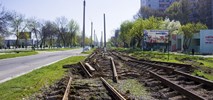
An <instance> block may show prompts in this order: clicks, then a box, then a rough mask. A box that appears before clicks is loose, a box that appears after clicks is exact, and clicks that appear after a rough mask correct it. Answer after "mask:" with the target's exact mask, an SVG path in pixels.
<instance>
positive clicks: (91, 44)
mask: <svg viewBox="0 0 213 100" xmlns="http://www.w3.org/2000/svg"><path fill="white" fill-rule="evenodd" d="M92 31H93V23H92V22H91V47H92Z"/></svg>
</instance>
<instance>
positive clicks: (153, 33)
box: [144, 30, 169, 43]
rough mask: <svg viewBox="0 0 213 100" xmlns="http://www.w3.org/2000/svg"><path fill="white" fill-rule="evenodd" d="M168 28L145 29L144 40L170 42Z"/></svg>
mask: <svg viewBox="0 0 213 100" xmlns="http://www.w3.org/2000/svg"><path fill="white" fill-rule="evenodd" d="M168 35H169V31H168V30H144V42H147V43H168Z"/></svg>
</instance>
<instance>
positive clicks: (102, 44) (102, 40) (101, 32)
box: [100, 31, 103, 48]
mask: <svg viewBox="0 0 213 100" xmlns="http://www.w3.org/2000/svg"><path fill="white" fill-rule="evenodd" d="M100 46H101V48H102V47H103V31H101V45H100Z"/></svg>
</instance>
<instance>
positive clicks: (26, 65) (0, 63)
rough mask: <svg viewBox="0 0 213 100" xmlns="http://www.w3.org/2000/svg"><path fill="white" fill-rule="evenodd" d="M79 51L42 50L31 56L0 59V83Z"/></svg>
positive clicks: (77, 53) (80, 50) (78, 53)
mask: <svg viewBox="0 0 213 100" xmlns="http://www.w3.org/2000/svg"><path fill="white" fill-rule="evenodd" d="M81 52H82V49H73V50H67V51H57V52H43V53H39V54H37V55H32V56H25V57H17V58H9V59H3V60H0V83H2V82H5V81H7V80H10V79H12V78H15V77H18V76H20V75H23V74H26V73H28V72H31V71H32V70H34V69H38V68H41V67H42V66H46V65H49V64H52V63H54V62H57V61H59V60H62V59H64V58H67V57H70V56H76V55H82V54H80V53H81Z"/></svg>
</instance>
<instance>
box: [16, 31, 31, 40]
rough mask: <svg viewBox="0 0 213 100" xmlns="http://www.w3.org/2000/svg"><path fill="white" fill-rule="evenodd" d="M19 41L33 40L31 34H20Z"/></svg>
mask: <svg viewBox="0 0 213 100" xmlns="http://www.w3.org/2000/svg"><path fill="white" fill-rule="evenodd" d="M18 37H19V39H31V32H19V36H18Z"/></svg>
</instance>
